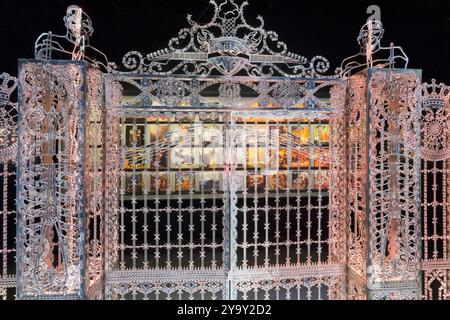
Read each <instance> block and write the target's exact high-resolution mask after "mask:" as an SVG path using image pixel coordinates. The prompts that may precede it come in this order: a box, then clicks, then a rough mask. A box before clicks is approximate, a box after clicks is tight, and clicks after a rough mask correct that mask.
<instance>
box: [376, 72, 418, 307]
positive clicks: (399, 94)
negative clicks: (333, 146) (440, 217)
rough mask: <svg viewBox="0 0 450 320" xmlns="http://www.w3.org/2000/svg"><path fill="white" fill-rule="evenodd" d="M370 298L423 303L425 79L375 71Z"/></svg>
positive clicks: (404, 73) (414, 73)
mask: <svg viewBox="0 0 450 320" xmlns="http://www.w3.org/2000/svg"><path fill="white" fill-rule="evenodd" d="M368 91H369V92H368V99H369V100H368V101H369V119H370V122H369V132H368V135H369V136H368V139H369V140H368V141H369V145H368V156H369V175H368V176H369V179H368V182H369V187H368V192H369V202H368V204H367V205H368V206H369V211H368V212H369V213H368V230H367V232H368V239H367V245H368V254H369V256H368V267H367V274H368V280H367V286H368V297H369V298H371V299H419V298H420V292H421V283H420V266H421V251H420V250H421V245H420V154H421V153H420V152H421V151H420V100H421V85H420V73H418V72H415V71H410V70H408V71H396V70H390V69H369V80H368Z"/></svg>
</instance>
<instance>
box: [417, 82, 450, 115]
mask: <svg viewBox="0 0 450 320" xmlns="http://www.w3.org/2000/svg"><path fill="white" fill-rule="evenodd" d="M449 100H450V87H447V86H446V85H445V84H444V83H440V84H437V83H436V79H433V80H431V84H428V83H424V84H423V106H424V107H425V108H445V107H446V106H447V105H448V103H449Z"/></svg>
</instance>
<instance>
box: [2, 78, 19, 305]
mask: <svg viewBox="0 0 450 320" xmlns="http://www.w3.org/2000/svg"><path fill="white" fill-rule="evenodd" d="M16 88H17V78H15V77H11V76H10V75H9V74H6V73H3V74H1V75H0V190H1V197H2V204H1V206H0V299H13V298H14V296H15V287H16V278H15V273H16V239H15V235H16V232H15V231H16V230H15V229H16V205H15V204H16V203H15V191H16V190H15V189H16V188H15V187H16V155H17V103H15V102H13V101H15V99H16V97H15V93H16Z"/></svg>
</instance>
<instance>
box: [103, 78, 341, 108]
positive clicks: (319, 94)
mask: <svg viewBox="0 0 450 320" xmlns="http://www.w3.org/2000/svg"><path fill="white" fill-rule="evenodd" d="M107 78H108V79H112V80H111V81H114V82H117V85H120V86H122V87H123V89H124V90H125V93H126V94H124V95H119V97H118V98H119V99H120V101H119V103H118V104H116V105H115V107H121V108H122V107H151V108H154V109H158V108H164V107H171V108H174V107H178V108H181V107H191V108H202V107H204V108H221V109H223V108H226V109H242V108H244V109H247V108H254V109H256V108H257V109H264V108H267V109H270V110H275V109H304V110H308V109H314V110H317V111H324V112H327V111H331V110H332V109H333V110H334V109H337V108H338V107H340V108H341V109H343V106H344V104H341V105H340V106H336V105H332V104H331V103H330V99H329V97H330V91H331V90H332V88H333V87H337V86H339V85H340V84H341V81H340V80H313V79H311V80H305V79H291V80H287V79H280V78H273V79H265V78H250V77H236V79H234V78H233V80H229V79H226V78H224V77H210V78H208V77H201V78H195V77H194V78H186V77H184V76H172V77H156V76H148V77H145V76H139V75H136V76H130V75H107ZM111 94H115V93H114V92H111ZM339 111H342V110H339Z"/></svg>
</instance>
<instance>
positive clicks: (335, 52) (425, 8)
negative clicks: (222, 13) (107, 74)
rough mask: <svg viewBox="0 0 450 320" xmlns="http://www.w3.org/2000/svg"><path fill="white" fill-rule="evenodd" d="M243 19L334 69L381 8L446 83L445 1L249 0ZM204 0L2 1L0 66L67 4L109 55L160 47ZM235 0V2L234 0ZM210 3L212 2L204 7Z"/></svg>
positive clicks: (9, 65)
mask: <svg viewBox="0 0 450 320" xmlns="http://www.w3.org/2000/svg"><path fill="white" fill-rule="evenodd" d="M249 2H250V5H249V7H248V8H247V20H248V22H249V23H254V22H256V20H255V18H256V16H257V15H258V14H260V15H262V16H263V18H264V19H265V22H266V29H268V30H273V31H276V32H277V33H278V34H279V36H280V40H282V41H284V42H286V43H287V45H288V47H289V50H290V51H292V52H295V53H298V54H301V55H304V56H306V57H312V56H314V55H318V54H320V55H324V56H326V57H327V58H328V59H329V60H330V61H331V63H332V67H331V69H332V70H334V69H335V67H337V66H338V64H339V63H340V61H341V60H342V59H343V58H345V57H347V56H349V55H352V54H355V53H357V51H358V46H357V43H356V37H357V35H358V32H359V29H360V27H361V26H362V24H363V23H364V21H365V19H366V18H367V15H366V8H367V6H368V5H370V4H377V5H379V6H380V7H381V9H382V21H383V23H384V27H385V29H386V33H385V37H384V40H383V43H384V45H386V46H388V45H389V43H390V42H391V41H393V42H395V44H396V45H400V46H402V47H403V48H404V49H405V51H406V53H407V54H408V56H409V58H410V61H411V63H410V67H411V68H419V69H423V75H424V81H425V80H426V81H429V80H430V79H431V78H436V79H437V80H438V81H442V82H446V83H447V84H450V68H449V64H450V1H449V0H420V1H419V0H416V1H406V0H400V1H379V0H370V1H365V0H362V1H358V2H356V1H332V0H315V1H312V0H295V1H287V0H278V1H274V0H249ZM208 3H209V1H208V0H190V1H188V0H186V1H180V0H146V1H145V0H96V1H92V0H90V1H87V0H86V1H79V0H70V1H66V0H39V1H36V0H34V1H33V0H0V34H1V37H2V40H1V44H2V48H1V50H0V72H2V71H6V72H9V73H12V74H17V71H16V70H17V59H18V58H32V57H33V46H34V41H35V39H36V38H37V37H38V35H39V34H40V33H42V32H47V31H49V30H52V31H53V32H54V33H56V34H64V24H63V20H62V17H63V16H64V14H65V9H66V7H67V6H68V5H69V4H78V5H80V6H81V7H82V8H83V9H85V10H86V11H87V13H88V14H89V15H90V17H91V18H92V20H93V24H94V28H95V33H94V37H93V39H92V44H93V45H94V46H96V47H97V48H99V49H101V50H103V51H104V52H105V53H106V54H107V56H108V57H109V58H110V60H112V61H116V62H120V60H121V57H122V56H123V54H125V53H126V52H127V51H130V50H139V51H142V52H151V51H155V50H158V49H162V48H165V47H166V46H167V42H168V40H169V39H170V38H172V37H173V36H175V35H176V34H177V32H178V30H179V29H181V28H183V27H185V26H187V22H186V15H187V14H188V13H190V14H192V15H193V17H194V19H195V20H197V21H198V20H199V21H200V22H207V21H209V19H210V17H211V14H212V7H211V6H209V5H208ZM238 3H240V1H239V0H238ZM208 7H209V8H208Z"/></svg>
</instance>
